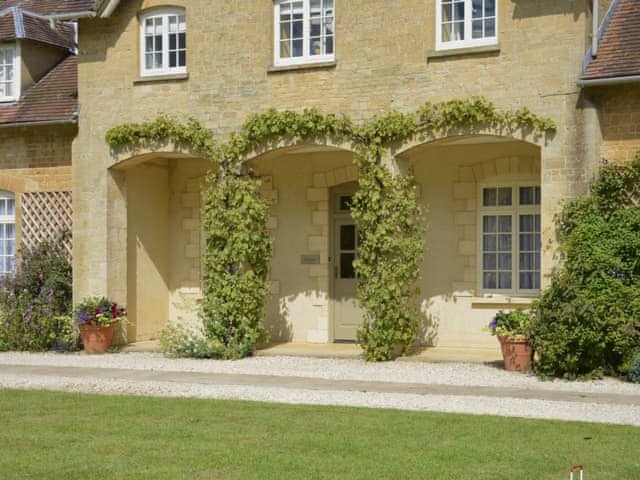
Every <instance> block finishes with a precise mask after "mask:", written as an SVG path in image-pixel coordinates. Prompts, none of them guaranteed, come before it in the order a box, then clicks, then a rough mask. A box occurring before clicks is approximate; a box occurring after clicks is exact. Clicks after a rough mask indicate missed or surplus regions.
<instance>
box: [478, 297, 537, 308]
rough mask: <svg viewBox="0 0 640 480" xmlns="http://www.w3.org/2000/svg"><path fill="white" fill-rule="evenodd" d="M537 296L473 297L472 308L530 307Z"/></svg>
mask: <svg viewBox="0 0 640 480" xmlns="http://www.w3.org/2000/svg"><path fill="white" fill-rule="evenodd" d="M536 298H537V297H509V296H506V295H493V296H483V297H471V307H472V308H493V307H503V308H518V307H525V308H526V307H529V306H531V304H532V303H533V301H534V300H536Z"/></svg>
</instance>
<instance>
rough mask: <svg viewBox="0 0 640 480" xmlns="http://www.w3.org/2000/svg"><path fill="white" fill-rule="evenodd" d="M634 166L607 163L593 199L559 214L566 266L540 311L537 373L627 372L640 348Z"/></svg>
mask: <svg viewBox="0 0 640 480" xmlns="http://www.w3.org/2000/svg"><path fill="white" fill-rule="evenodd" d="M639 175H640V156H638V157H637V158H636V161H635V162H634V163H633V164H631V165H626V166H618V165H615V166H606V167H603V168H602V171H601V174H600V177H599V179H598V180H597V181H596V182H595V184H594V185H593V187H592V190H591V195H590V196H589V197H588V198H584V199H580V200H575V201H573V202H571V203H569V204H567V205H566V206H565V208H564V209H563V211H562V214H561V215H559V217H558V218H557V233H558V240H559V243H560V254H561V256H562V259H563V265H562V267H561V268H558V269H557V270H556V271H555V272H554V273H553V276H552V280H551V285H550V287H549V288H548V289H546V290H545V291H544V292H543V294H542V296H541V298H540V300H539V302H538V303H537V305H536V308H535V320H534V322H533V325H532V339H533V345H534V348H535V350H536V352H537V354H538V359H537V360H536V361H535V363H534V368H535V370H536V372H537V373H538V374H540V375H545V376H565V377H570V378H573V377H577V376H584V375H587V376H590V375H600V374H602V373H606V372H610V373H618V374H626V373H627V370H628V369H629V362H630V360H631V357H632V355H633V354H634V352H635V351H636V350H637V349H638V347H639V346H640V233H639V232H640V208H639V207H637V206H635V205H634V204H633V202H632V201H631V199H630V198H631V197H632V195H633V188H635V187H637V185H638V183H637V182H638V179H639V178H640V176H639Z"/></svg>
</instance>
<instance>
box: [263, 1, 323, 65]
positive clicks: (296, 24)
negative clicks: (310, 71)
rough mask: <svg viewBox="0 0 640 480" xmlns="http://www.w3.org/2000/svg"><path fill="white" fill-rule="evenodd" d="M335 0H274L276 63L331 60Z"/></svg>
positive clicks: (287, 63)
mask: <svg viewBox="0 0 640 480" xmlns="http://www.w3.org/2000/svg"><path fill="white" fill-rule="evenodd" d="M334 27H335V9H334V0H277V1H276V3H275V47H274V51H275V59H274V63H275V65H296V64H304V63H313V62H326V61H332V60H334V58H335V57H334V51H335V33H334V32H335V28H334Z"/></svg>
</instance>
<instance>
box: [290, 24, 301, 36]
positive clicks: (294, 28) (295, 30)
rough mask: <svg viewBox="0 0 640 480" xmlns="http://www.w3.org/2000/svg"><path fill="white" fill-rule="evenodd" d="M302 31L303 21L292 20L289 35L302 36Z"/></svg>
mask: <svg viewBox="0 0 640 480" xmlns="http://www.w3.org/2000/svg"><path fill="white" fill-rule="evenodd" d="M303 32H304V23H303V22H301V21H300V22H293V23H292V24H291V37H292V38H302V34H303Z"/></svg>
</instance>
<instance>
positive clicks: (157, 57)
mask: <svg viewBox="0 0 640 480" xmlns="http://www.w3.org/2000/svg"><path fill="white" fill-rule="evenodd" d="M154 59H155V61H154V65H153V68H162V54H161V53H156V54H155V55H154Z"/></svg>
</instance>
